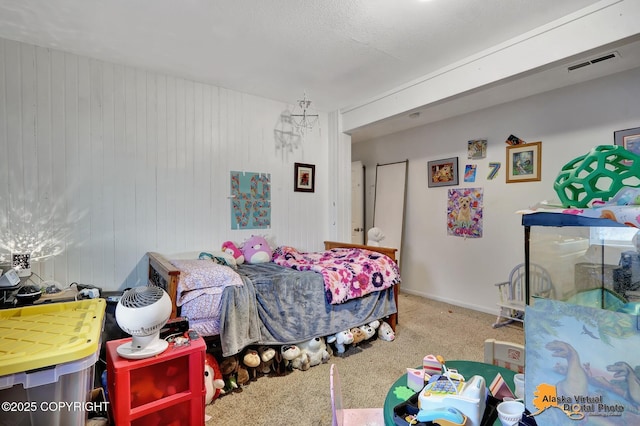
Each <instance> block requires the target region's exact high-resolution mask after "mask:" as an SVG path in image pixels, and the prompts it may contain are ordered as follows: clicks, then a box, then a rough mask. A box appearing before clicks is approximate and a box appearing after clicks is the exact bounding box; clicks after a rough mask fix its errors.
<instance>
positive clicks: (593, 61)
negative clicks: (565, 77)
mask: <svg viewBox="0 0 640 426" xmlns="http://www.w3.org/2000/svg"><path fill="white" fill-rule="evenodd" d="M619 56H620V54H619V53H618V52H611V53H607V54H606V55H602V56H598V57H597V58H593V59H589V60H588V61H584V62H580V63H577V64H573V65H570V66H568V67H567V71H569V72H571V71H575V70H577V69H580V68H584V67H588V66H589V65H593V64H597V63H599V62H604V61H608V60H611V59H615V58H617V57H619Z"/></svg>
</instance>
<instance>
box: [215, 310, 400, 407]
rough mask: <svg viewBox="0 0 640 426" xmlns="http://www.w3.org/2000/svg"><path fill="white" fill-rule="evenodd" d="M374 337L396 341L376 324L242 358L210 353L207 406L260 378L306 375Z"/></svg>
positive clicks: (264, 348) (257, 351) (261, 349)
mask: <svg viewBox="0 0 640 426" xmlns="http://www.w3.org/2000/svg"><path fill="white" fill-rule="evenodd" d="M374 337H377V338H378V339H380V340H382V341H393V340H394V339H395V334H394V332H393V330H392V329H391V326H390V325H389V324H387V323H386V322H383V321H373V322H370V323H369V324H364V325H362V326H360V327H354V328H351V329H349V330H344V331H341V332H339V333H336V334H333V335H331V336H327V337H326V338H325V337H316V338H314V339H311V340H307V341H305V342H300V343H298V344H295V345H282V346H265V345H262V346H257V347H248V348H245V349H244V350H243V351H242V352H241V353H240V354H238V355H233V356H229V357H218V358H216V357H214V356H213V355H212V354H209V353H208V354H207V357H206V362H205V372H204V374H205V387H206V389H207V394H206V398H205V402H206V403H207V404H210V403H212V402H213V401H215V399H216V398H218V397H221V396H223V395H229V394H231V393H234V392H242V387H243V386H245V385H247V384H248V383H249V382H250V381H253V380H257V379H258V377H261V376H282V375H285V374H287V373H289V372H291V371H293V370H301V371H306V370H308V369H309V368H311V367H314V366H316V365H319V364H324V363H326V362H328V361H329V359H330V358H331V357H332V356H333V355H334V354H337V355H339V356H345V353H346V352H347V349H348V345H351V346H352V347H356V346H357V345H363V344H365V343H366V342H368V341H369V340H371V339H373V338H374Z"/></svg>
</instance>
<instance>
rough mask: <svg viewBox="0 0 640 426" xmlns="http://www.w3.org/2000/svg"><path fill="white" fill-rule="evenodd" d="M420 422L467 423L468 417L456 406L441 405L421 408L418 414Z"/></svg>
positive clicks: (441, 423) (417, 418)
mask: <svg viewBox="0 0 640 426" xmlns="http://www.w3.org/2000/svg"><path fill="white" fill-rule="evenodd" d="M416 420H417V421H419V422H433V423H437V424H439V425H440V426H448V425H456V426H457V425H466V424H467V417H466V416H465V415H464V414H462V413H461V412H460V410H458V409H457V408H455V407H440V408H436V409H432V410H420V411H418V415H417V416H416Z"/></svg>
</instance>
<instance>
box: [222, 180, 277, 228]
mask: <svg viewBox="0 0 640 426" xmlns="http://www.w3.org/2000/svg"><path fill="white" fill-rule="evenodd" d="M270 227H271V174H269V173H253V172H231V229H267V228H270Z"/></svg>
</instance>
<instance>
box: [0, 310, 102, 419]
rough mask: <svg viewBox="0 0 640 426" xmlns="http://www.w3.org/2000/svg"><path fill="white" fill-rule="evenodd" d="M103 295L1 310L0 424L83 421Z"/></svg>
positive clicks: (94, 358) (89, 391)
mask: <svg viewBox="0 0 640 426" xmlns="http://www.w3.org/2000/svg"><path fill="white" fill-rule="evenodd" d="M104 310H105V301H104V300H103V299H90V300H83V301H77V302H66V303H51V304H46V305H41V306H27V307H22V308H14V309H6V310H2V311H0V424H2V425H5V424H6V425H44V424H46V425H54V426H55V425H60V426H67V425H84V424H85V423H86V421H87V417H88V414H89V411H90V408H91V407H89V406H88V405H87V403H88V402H89V401H90V393H91V390H92V389H93V382H94V377H93V376H94V368H95V363H96V361H97V360H98V354H99V350H100V336H101V333H102V326H103V320H104Z"/></svg>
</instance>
